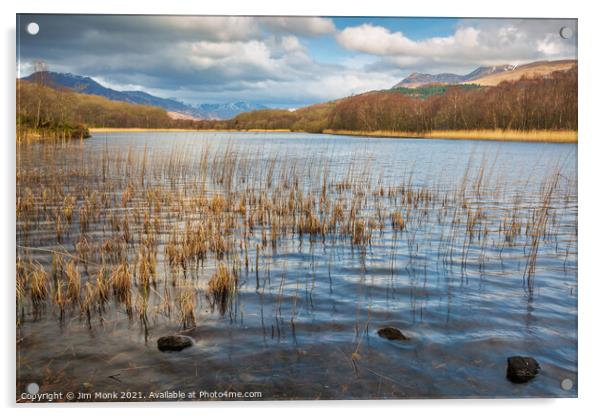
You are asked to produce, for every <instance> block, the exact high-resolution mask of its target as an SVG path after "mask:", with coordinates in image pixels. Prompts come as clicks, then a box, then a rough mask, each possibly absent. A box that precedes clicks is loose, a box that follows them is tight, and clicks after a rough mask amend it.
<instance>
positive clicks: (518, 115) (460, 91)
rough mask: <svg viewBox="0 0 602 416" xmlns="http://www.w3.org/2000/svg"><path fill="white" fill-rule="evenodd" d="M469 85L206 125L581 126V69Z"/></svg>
mask: <svg viewBox="0 0 602 416" xmlns="http://www.w3.org/2000/svg"><path fill="white" fill-rule="evenodd" d="M466 87H468V86H463V85H456V86H445V88H443V89H435V90H434V91H435V92H436V93H429V94H425V95H423V96H420V95H418V96H416V95H414V96H413V95H411V94H408V92H407V90H405V89H399V88H398V89H393V90H385V91H372V92H367V93H364V94H359V95H355V96H352V97H347V98H343V99H340V100H337V101H333V102H329V103H324V104H318V105H313V106H309V107H305V108H301V109H299V110H297V111H295V112H287V111H285V110H262V111H254V112H250V113H245V114H241V115H239V116H237V117H235V118H234V119H232V120H228V121H225V122H218V124H215V123H209V124H204V125H203V127H204V128H211V127H213V128H231V129H269V128H278V129H290V130H294V131H308V132H319V131H324V130H347V131H360V132H374V131H392V132H395V131H397V132H429V131H436V130H485V129H502V130H519V131H530V130H577V69H576V68H572V69H570V70H568V71H557V72H553V73H550V74H548V75H546V76H545V77H537V78H525V79H520V80H518V81H512V82H510V81H506V82H501V83H500V84H498V85H497V86H493V87H478V88H476V87H474V86H472V87H469V88H466ZM427 90H428V88H427Z"/></svg>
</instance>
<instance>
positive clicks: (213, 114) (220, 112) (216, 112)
mask: <svg viewBox="0 0 602 416" xmlns="http://www.w3.org/2000/svg"><path fill="white" fill-rule="evenodd" d="M267 108H268V107H266V106H264V105H261V104H253V103H248V102H246V101H237V102H234V103H226V104H199V105H197V106H196V109H197V111H199V112H201V113H202V114H205V115H206V117H205V118H206V119H213V120H228V119H231V118H232V117H235V116H237V115H239V114H240V113H246V112H248V111H254V110H265V109H267Z"/></svg>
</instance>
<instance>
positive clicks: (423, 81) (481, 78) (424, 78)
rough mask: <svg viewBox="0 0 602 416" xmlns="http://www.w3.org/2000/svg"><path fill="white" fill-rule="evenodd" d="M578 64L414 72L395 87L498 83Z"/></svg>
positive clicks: (549, 72)
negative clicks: (442, 72)
mask: <svg viewBox="0 0 602 416" xmlns="http://www.w3.org/2000/svg"><path fill="white" fill-rule="evenodd" d="M575 65H577V61H575V60H562V61H537V62H531V63H529V64H525V65H496V66H482V67H479V68H477V69H475V70H474V71H472V72H471V73H469V74H466V75H457V74H435V75H431V74H421V73H419V72H414V73H412V74H410V75H409V76H408V77H406V78H404V79H403V80H402V81H401V82H399V83H397V84H395V85H394V86H393V88H402V87H403V88H418V87H421V86H423V85H428V84H479V85H483V86H493V85H497V84H499V83H500V82H502V81H514V80H518V79H520V78H522V77H523V76H527V77H530V78H532V77H539V76H547V75H549V74H551V73H552V72H554V71H566V70H569V69H571V68H573V67H574V66H575Z"/></svg>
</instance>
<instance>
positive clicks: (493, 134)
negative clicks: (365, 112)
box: [323, 129, 577, 143]
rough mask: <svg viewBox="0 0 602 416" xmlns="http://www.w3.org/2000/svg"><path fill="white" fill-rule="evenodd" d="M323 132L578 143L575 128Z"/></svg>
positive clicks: (374, 135) (423, 137)
mask: <svg viewBox="0 0 602 416" xmlns="http://www.w3.org/2000/svg"><path fill="white" fill-rule="evenodd" d="M323 133H325V134H336V135H346V136H367V137H396V138H421V139H456V140H499V141H509V142H552V143H577V131H575V130H530V131H523V130H499V129H498V130H434V131H431V132H428V133H416V132H400V131H382V130H378V131H353V130H329V129H327V130H324V132H323Z"/></svg>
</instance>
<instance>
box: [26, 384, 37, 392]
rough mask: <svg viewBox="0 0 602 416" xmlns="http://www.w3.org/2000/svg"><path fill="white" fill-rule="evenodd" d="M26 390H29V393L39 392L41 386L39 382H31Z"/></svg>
mask: <svg viewBox="0 0 602 416" xmlns="http://www.w3.org/2000/svg"><path fill="white" fill-rule="evenodd" d="M25 390H27V393H29V394H38V392H39V391H40V386H38V383H29V384H28V385H27V387H26V388H25Z"/></svg>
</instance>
